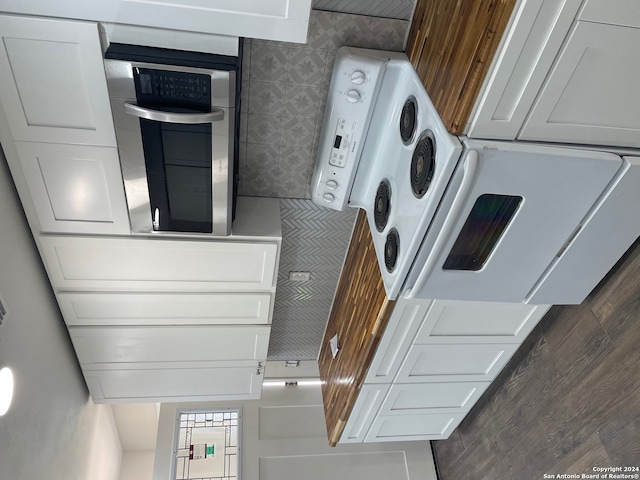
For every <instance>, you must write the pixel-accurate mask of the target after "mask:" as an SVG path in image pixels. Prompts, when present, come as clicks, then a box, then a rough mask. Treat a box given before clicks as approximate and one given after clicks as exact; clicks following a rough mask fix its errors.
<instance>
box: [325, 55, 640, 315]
mask: <svg viewBox="0 0 640 480" xmlns="http://www.w3.org/2000/svg"><path fill="white" fill-rule="evenodd" d="M639 157H640V155H639ZM638 187H640V158H634V157H633V156H628V157H623V156H621V155H618V154H614V153H610V152H603V151H591V150H584V149H578V148H575V147H573V148H570V147H565V146H558V145H544V144H532V143H523V142H497V141H489V140H486V141H483V140H476V139H468V138H465V137H457V136H454V135H452V134H450V133H449V132H448V131H447V129H446V127H445V126H444V124H443V122H442V120H441V119H440V117H439V115H438V113H437V111H436V109H435V107H434V105H433V103H432V102H431V100H430V98H429V96H428V95H427V93H426V91H425V89H424V87H423V85H422V82H421V81H420V79H419V78H418V76H417V74H416V72H415V70H414V69H413V66H412V65H411V63H410V62H409V61H408V59H407V57H406V56H405V55H404V54H401V53H390V52H381V51H373V50H363V49H356V48H350V47H343V48H341V49H340V50H339V51H338V55H337V57H336V63H335V66H334V72H333V76H332V81H331V86H330V90H329V96H328V100H327V109H326V111H325V116H324V121H323V125H322V131H321V136H320V143H319V146H318V156H317V159H316V165H315V170H314V175H313V180H312V198H313V200H314V201H315V202H316V203H317V204H319V205H323V206H326V207H329V208H334V209H338V210H342V209H344V208H345V207H346V206H347V205H348V206H351V207H356V208H362V209H364V210H365V211H366V214H367V219H368V222H369V226H370V230H371V234H372V238H373V243H374V246H375V250H376V255H377V258H378V263H379V266H380V271H381V273H382V278H383V281H384V286H385V290H386V292H387V296H388V297H389V298H390V299H392V300H393V299H396V298H398V296H402V297H404V298H427V299H434V298H438V299H451V300H476V301H497V302H526V303H539V304H570V303H580V302H581V301H582V300H583V299H584V298H585V297H586V295H587V294H588V293H589V292H590V291H591V289H592V288H593V287H594V286H595V285H596V284H597V283H598V282H599V281H600V279H601V278H602V277H603V276H604V274H605V273H606V272H607V271H608V270H609V269H610V268H611V267H612V266H613V264H614V263H615V262H616V261H617V260H618V259H619V258H620V256H621V255H622V254H623V253H624V251H625V250H626V249H627V248H628V247H629V246H630V245H631V243H632V242H633V241H634V240H635V238H637V237H638V235H639V234H640V222H629V221H628V220H627V219H625V218H624V208H622V206H623V204H624V202H625V197H626V196H627V195H628V194H629V193H630V192H631V191H635V190H637V189H638ZM614 227H615V228H616V229H620V230H622V231H621V232H619V234H616V238H615V239H612V238H611V237H612V235H611V229H612V228H614ZM617 233H618V232H617Z"/></svg>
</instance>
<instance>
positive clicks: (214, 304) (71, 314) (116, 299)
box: [57, 292, 271, 326]
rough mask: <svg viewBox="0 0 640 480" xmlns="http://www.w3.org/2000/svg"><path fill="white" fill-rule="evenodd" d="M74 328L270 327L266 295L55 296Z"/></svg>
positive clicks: (117, 294) (94, 294) (65, 317)
mask: <svg viewBox="0 0 640 480" xmlns="http://www.w3.org/2000/svg"><path fill="white" fill-rule="evenodd" d="M57 298H58V304H59V305H60V309H61V310H62V315H63V316H64V319H65V322H66V323H67V325H69V326H75V325H95V326H100V325H199V324H200V325H213V324H226V325H230V324H251V325H259V324H267V323H271V315H270V314H271V294H269V293H199V294H188V293H66V292H63V293H59V294H58V295H57Z"/></svg>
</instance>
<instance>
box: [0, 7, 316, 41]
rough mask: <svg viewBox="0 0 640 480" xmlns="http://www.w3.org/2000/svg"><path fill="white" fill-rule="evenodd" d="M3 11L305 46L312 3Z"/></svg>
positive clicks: (3, 8)
mask: <svg viewBox="0 0 640 480" xmlns="http://www.w3.org/2000/svg"><path fill="white" fill-rule="evenodd" d="M0 10H3V11H7V12H13V13H23V14H29V15H46V16H53V17H62V18H78V19H83V20H95V21H100V22H110V23H119V24H126V25H141V26H147V27H156V28H163V29H170V30H183V31H190V32H202V33H213V34H218V35H230V36H234V37H248V38H262V39H266V40H280V41H287V42H297V43H304V42H306V39H307V28H308V25H309V14H310V12H311V0H293V1H292V0H176V1H172V2H166V1H161V0H148V1H144V2H141V1H138V0H103V1H99V2H96V1H92V2H87V1H86V0H49V1H46V2H24V1H22V0H0Z"/></svg>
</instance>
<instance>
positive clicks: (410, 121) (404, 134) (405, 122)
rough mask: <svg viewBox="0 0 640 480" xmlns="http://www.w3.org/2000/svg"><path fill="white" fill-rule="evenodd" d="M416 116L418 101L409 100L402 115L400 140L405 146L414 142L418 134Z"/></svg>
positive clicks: (403, 108) (405, 103)
mask: <svg viewBox="0 0 640 480" xmlns="http://www.w3.org/2000/svg"><path fill="white" fill-rule="evenodd" d="M416 115H417V107H416V100H415V98H409V99H408V100H407V101H406V102H404V106H403V107H402V112H401V113H400V138H402V142H403V143H404V144H405V145H408V144H410V143H411V142H412V141H413V136H414V134H415V133H416Z"/></svg>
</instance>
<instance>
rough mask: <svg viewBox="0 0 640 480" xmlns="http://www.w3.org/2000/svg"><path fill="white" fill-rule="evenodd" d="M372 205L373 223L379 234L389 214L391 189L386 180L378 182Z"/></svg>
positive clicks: (385, 224)
mask: <svg viewBox="0 0 640 480" xmlns="http://www.w3.org/2000/svg"><path fill="white" fill-rule="evenodd" d="M373 205H374V208H375V211H374V214H373V217H374V219H375V222H374V223H375V225H376V229H377V230H378V231H379V232H382V231H383V230H384V227H386V226H387V221H388V220H389V213H390V212H391V187H390V186H389V182H387V181H386V180H383V181H382V182H380V185H379V186H378V191H377V192H376V199H375V201H374V204H373Z"/></svg>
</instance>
